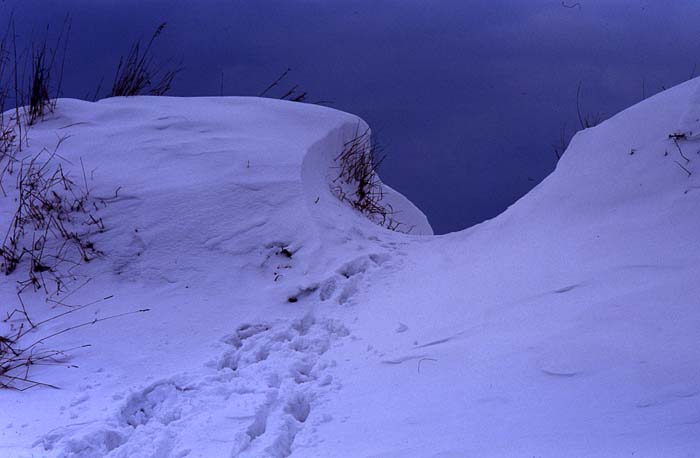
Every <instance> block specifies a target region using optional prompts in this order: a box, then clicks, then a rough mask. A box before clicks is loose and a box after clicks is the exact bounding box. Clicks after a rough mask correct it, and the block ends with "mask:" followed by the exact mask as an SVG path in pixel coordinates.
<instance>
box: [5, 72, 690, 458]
mask: <svg viewBox="0 0 700 458" xmlns="http://www.w3.org/2000/svg"><path fill="white" fill-rule="evenodd" d="M698 100H700V80H692V81H690V82H687V83H685V84H683V85H681V86H678V87H676V88H673V89H671V90H669V91H666V92H664V93H662V94H659V95H657V96H654V97H652V98H650V99H648V100H646V101H644V102H642V103H640V104H638V105H636V106H634V107H632V108H630V109H628V110H626V111H624V112H622V113H620V114H619V115H617V116H615V117H613V118H612V119H610V120H608V121H607V122H605V123H603V124H601V125H600V126H598V127H595V128H593V129H587V130H585V131H583V132H581V133H579V134H578V135H577V136H576V137H575V138H574V140H573V141H572V143H571V145H570V147H569V149H568V150H567V152H566V154H565V155H564V157H563V158H562V160H561V161H560V163H559V164H558V167H557V169H556V171H555V172H554V173H553V174H552V175H551V176H549V177H548V178H547V179H546V180H545V181H544V182H543V183H541V184H540V185H539V186H538V187H537V188H535V189H534V190H533V191H532V192H531V193H529V194H528V195H527V196H525V197H524V198H522V199H521V200H520V201H518V202H517V203H516V204H514V205H513V206H512V207H511V208H509V209H508V210H507V211H506V212H504V213H503V214H502V215H500V216H499V217H497V218H495V219H493V220H490V221H487V222H485V223H482V224H481V225H478V226H475V227H472V228H469V229H467V230H464V231H461V232H458V233H453V234H449V235H446V236H439V237H435V236H430V234H431V232H432V231H431V230H430V226H429V224H428V223H427V220H426V219H425V217H424V216H423V215H422V214H421V213H420V212H419V211H418V210H417V209H416V208H415V207H414V206H412V205H411V204H410V202H408V201H406V200H405V199H404V198H403V197H402V196H400V194H398V193H395V192H393V193H392V192H391V191H387V194H390V195H391V196H392V197H391V198H392V199H393V200H392V206H394V207H395V208H398V209H400V215H401V217H402V218H403V219H404V220H405V221H406V222H407V223H410V224H411V225H415V227H416V230H415V232H412V234H411V235H406V234H401V233H395V232H391V231H388V230H386V229H384V228H381V227H379V226H377V225H375V224H373V223H371V222H369V221H368V220H366V219H365V218H363V217H362V216H361V215H359V214H357V213H355V212H354V211H353V210H352V209H350V208H349V207H348V206H346V205H345V204H343V203H341V202H339V201H338V200H337V199H336V198H335V197H334V196H333V195H332V193H331V192H330V189H329V180H332V178H333V176H334V174H335V173H337V171H336V169H335V168H334V167H335V165H334V163H333V159H334V158H335V157H337V155H338V154H339V152H340V151H341V150H342V148H343V144H344V143H345V142H347V141H348V140H349V139H350V138H352V136H353V134H354V133H355V132H357V131H358V125H360V126H362V127H363V128H364V124H362V121H360V120H358V118H356V117H354V116H352V115H348V114H344V113H340V112H337V111H334V110H330V109H327V108H322V107H316V106H308V105H303V104H297V103H287V102H280V101H272V100H261V99H252V98H202V99H176V98H133V99H108V100H104V101H100V102H98V103H87V102H79V101H74V100H61V101H59V105H58V107H59V108H58V111H57V113H56V114H55V115H54V116H52V117H51V118H50V119H47V120H45V121H44V122H42V123H40V124H39V125H37V126H35V127H34V128H33V129H32V130H31V131H30V134H29V138H30V143H31V147H32V148H35V149H36V148H39V149H40V148H42V147H46V148H53V146H54V145H55V144H56V142H57V135H70V137H69V138H68V139H67V140H65V141H64V142H63V143H62V145H61V147H60V151H61V152H62V156H63V157H64V158H65V160H66V161H70V162H66V164H67V165H66V167H68V166H69V165H70V164H73V168H74V172H75V173H76V174H78V173H80V172H79V170H80V169H79V166H78V165H76V164H79V163H80V158H82V159H83V161H84V163H85V164H86V167H87V168H89V169H93V168H94V170H92V173H91V174H90V176H91V185H92V186H93V193H94V194H95V195H102V196H110V195H114V190H115V189H116V188H117V187H119V186H121V189H120V191H119V193H118V196H119V198H118V199H115V200H116V201H115V202H113V203H111V204H110V205H108V206H107V207H106V208H104V209H102V210H100V212H101V215H102V216H103V218H104V220H105V224H106V225H107V227H108V231H107V232H106V233H105V234H102V235H101V236H100V238H98V239H97V240H96V243H97V246H98V247H99V248H100V249H101V250H103V251H104V252H105V256H104V257H103V258H101V259H99V260H97V261H94V262H92V263H90V264H88V265H84V266H82V267H81V268H80V269H79V275H80V276H81V279H88V278H89V279H91V280H90V281H89V283H87V284H86V285H85V286H84V287H82V288H80V289H78V290H77V291H76V292H75V293H74V294H73V295H72V296H71V297H70V300H71V301H72V302H73V303H76V304H79V303H88V302H91V301H93V300H96V299H99V298H102V297H105V296H108V295H114V297H113V298H111V299H109V300H105V301H101V302H98V303H97V304H96V305H95V306H93V307H88V308H86V309H84V310H83V311H82V312H81V313H83V314H84V315H85V317H86V318H88V319H89V318H91V317H93V316H106V315H111V314H115V313H121V312H126V311H130V310H135V309H139V308H143V307H149V308H150V309H151V311H150V312H148V313H147V314H136V315H130V316H126V317H123V318H120V319H116V320H112V321H110V322H105V323H98V324H96V325H94V326H89V327H85V328H81V329H79V330H76V331H75V332H72V333H69V334H65V335H62V336H60V337H58V338H56V340H55V341H52V345H57V346H59V347H69V346H75V345H79V344H83V343H90V344H92V347H91V348H89V349H86V350H83V351H80V352H78V353H75V354H74V355H73V357H72V359H71V361H70V363H71V364H75V365H77V366H78V367H77V368H75V367H66V368H64V367H38V368H36V370H35V371H34V376H35V377H36V378H39V379H42V380H46V381H50V382H51V383H53V384H56V385H58V386H60V387H61V389H60V390H51V389H44V388H35V389H33V390H30V391H28V392H25V393H17V392H11V391H3V392H0V456H2V457H8V458H19V457H50V458H56V457H62V458H67V457H74V458H77V457H80V458H88V457H90V458H91V457H110V458H115V457H122V458H123V457H136V458H147V457H148V458H165V457H207V458H213V457H276V458H277V457H286V456H292V457H339V458H340V457H368V458H369V457H376V458H378V457H382V458H388V457H402V458H403V457H408V458H412V457H434V458H437V457H440V458H447V457H454V458H457V457H532V456H537V457H578V458H580V457H627V456H634V457H664V458H665V457H697V456H700V350H699V348H700V345H699V344H700V282H698V280H697V279H698V277H699V276H700V265H699V263H698V260H699V259H700V256H699V255H700V244H698V242H697V237H698V236H700V218H699V217H698V215H697V214H696V211H697V209H698V208H700V205H699V204H700V182H699V181H698V176H699V175H700V169H699V168H698V167H697V162H698V161H700V157H698V151H700V143H698V142H697V141H696V140H694V135H695V134H694V133H693V129H694V127H695V126H696V125H697V124H698V123H700V121H698V119H700V105H698V103H697V101H698ZM358 123H360V124H358ZM57 133H58V134H57ZM672 133H677V134H680V133H685V134H686V135H685V137H686V138H684V139H681V140H679V141H678V147H679V148H681V150H680V151H678V149H677V147H676V144H675V143H674V142H673V141H672V140H671V139H669V137H668V135H669V134H672ZM683 156H685V157H687V158H688V159H689V161H686V159H684V157H683ZM681 166H682V167H681ZM684 169H685V170H684ZM686 170H687V171H688V172H690V175H688V172H686ZM0 208H2V211H3V213H2V215H4V216H3V217H4V218H6V217H7V214H8V212H9V211H10V210H9V209H10V208H11V203H10V202H8V201H7V200H6V201H5V202H3V204H2V207H0ZM418 234H426V235H428V236H421V235H418ZM290 255H291V256H290ZM3 281H4V282H5V283H4V285H3V288H2V290H1V292H0V294H3V296H2V297H0V299H2V300H3V301H4V302H7V301H10V300H11V299H12V297H13V291H12V290H13V286H12V285H13V279H12V277H8V278H4V279H3ZM83 282H84V281H83ZM76 284H77V285H80V284H82V283H81V282H80V280H76ZM290 298H292V300H293V301H294V302H290V301H289V299H290ZM33 299H34V300H33V304H32V305H33V307H35V308H34V309H33V310H37V313H45V314H49V313H51V310H49V309H48V306H47V305H45V304H42V299H41V296H40V295H36V297H34V298H33ZM70 319H71V321H73V320H76V319H77V318H76V317H75V316H72V317H71V318H70ZM64 325H65V323H61V322H52V324H51V327H52V329H50V330H47V331H46V332H49V331H51V330H58V329H61V326H64ZM3 422H4V425H3V424H2V423H3Z"/></svg>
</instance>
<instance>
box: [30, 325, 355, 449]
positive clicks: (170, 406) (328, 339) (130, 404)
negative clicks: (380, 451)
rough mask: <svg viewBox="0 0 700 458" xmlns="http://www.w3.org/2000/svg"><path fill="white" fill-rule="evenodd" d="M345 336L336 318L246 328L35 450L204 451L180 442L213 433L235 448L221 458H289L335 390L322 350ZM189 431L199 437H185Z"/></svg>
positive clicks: (54, 435) (51, 436)
mask: <svg viewBox="0 0 700 458" xmlns="http://www.w3.org/2000/svg"><path fill="white" fill-rule="evenodd" d="M347 335H348V331H347V330H346V329H345V327H343V326H342V325H341V324H340V323H338V322H337V321H334V320H327V319H326V320H317V319H316V318H315V317H314V316H312V315H307V316H306V317H304V318H303V319H300V320H297V321H294V322H293V323H292V324H291V325H290V324H289V323H276V324H249V325H243V326H241V327H239V328H238V329H237V330H236V332H234V333H233V334H231V335H230V336H227V337H226V338H225V339H224V343H225V346H226V347H227V349H226V351H225V352H224V353H223V355H222V356H221V357H220V358H219V359H218V360H216V361H212V362H211V363H209V364H208V366H209V367H208V368H207V371H206V374H197V375H187V374H185V375H181V376H177V377H173V378H169V379H165V380H161V381H158V382H156V383H154V384H152V385H151V386H149V387H147V388H145V389H143V390H141V391H138V392H136V393H133V394H131V395H130V396H128V398H127V399H126V400H125V401H124V402H123V405H122V406H121V408H120V409H119V411H118V413H117V414H116V415H115V416H114V417H113V418H111V419H110V420H108V421H105V422H101V423H100V424H97V425H87V426H86V425H77V426H74V427H67V428H62V429H60V430H58V431H54V432H53V433H50V434H48V435H47V436H46V437H44V438H43V439H42V440H41V441H39V442H38V443H37V444H36V446H37V447H41V448H43V449H44V451H45V452H51V453H52V456H58V457H60V458H97V457H109V458H126V457H149V458H170V457H173V458H185V457H188V456H192V457H194V456H201V455H199V454H198V453H197V452H196V451H193V450H188V449H182V448H180V443H181V442H183V443H186V442H190V443H191V442H195V443H196V442H200V441H202V440H207V437H208V436H210V435H211V434H218V436H217V440H221V441H223V442H227V443H228V444H232V446H231V445H228V447H229V448H230V451H229V452H228V454H227V455H224V456H230V457H232V458H239V457H240V458H246V457H256V458H262V457H269V458H283V457H286V456H289V455H290V454H291V448H292V444H293V443H294V439H295V437H296V435H297V433H298V432H299V431H301V430H302V428H304V427H305V425H306V424H307V423H309V421H310V420H311V417H312V416H313V413H314V412H313V408H314V405H315V403H316V402H317V400H318V399H319V397H322V396H323V395H324V394H326V393H327V392H328V391H330V390H334V389H337V386H336V384H335V383H334V381H333V378H332V376H331V374H329V373H328V372H329V370H328V369H329V368H330V367H332V366H333V363H332V362H331V361H327V360H324V359H323V358H322V355H323V354H324V353H325V352H326V351H327V350H328V349H329V348H330V346H331V345H332V344H333V342H334V341H335V340H337V339H338V338H341V337H344V336H347ZM313 421H314V423H315V424H318V423H321V422H323V421H327V418H323V416H322V415H320V414H319V415H317V418H314V420H313ZM227 428H228V429H227ZM222 434H224V436H223V437H221V435H222ZM188 435H189V436H191V437H193V438H195V439H198V440H195V441H187V440H183V439H186V438H187V437H188ZM54 454H55V455H54ZM40 456H44V455H43V454H41V455H40Z"/></svg>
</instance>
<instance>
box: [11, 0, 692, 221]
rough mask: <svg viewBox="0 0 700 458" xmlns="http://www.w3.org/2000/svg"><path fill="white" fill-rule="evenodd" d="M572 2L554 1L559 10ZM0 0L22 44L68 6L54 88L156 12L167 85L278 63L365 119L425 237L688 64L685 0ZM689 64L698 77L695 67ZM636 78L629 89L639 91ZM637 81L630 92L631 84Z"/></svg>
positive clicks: (484, 208)
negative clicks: (581, 121) (585, 123)
mask: <svg viewBox="0 0 700 458" xmlns="http://www.w3.org/2000/svg"><path fill="white" fill-rule="evenodd" d="M575 3H576V2H574V1H571V2H567V4H568V5H574V4H575ZM579 3H580V7H579V6H575V7H573V8H567V7H565V6H563V5H562V3H561V1H558V0H527V1H516V0H510V1H506V0H478V1H469V0H443V1H439V0H433V1H429V0H357V1H345V0H228V1H214V0H198V1H192V0H174V1H164V0H62V1H55V0H0V19H2V22H0V24H3V26H4V24H6V23H7V20H6V18H7V17H8V16H9V14H10V12H11V11H13V10H14V15H15V21H16V24H17V33H18V34H19V35H20V38H21V42H23V41H22V40H26V39H28V38H29V37H31V36H32V35H34V36H39V37H40V36H41V34H42V33H43V32H42V31H43V29H44V26H45V25H46V24H52V25H53V26H54V30H55V29H58V28H59V27H60V23H61V22H62V20H63V17H64V16H65V14H66V13H70V14H71V17H72V25H73V29H72V34H71V41H70V46H69V50H68V56H67V71H66V74H65V77H64V78H65V83H64V91H63V92H64V95H65V96H70V97H79V98H83V97H85V96H86V95H88V94H92V93H93V92H94V91H95V88H96V87H97V85H98V82H99V80H100V78H101V77H104V78H105V82H104V85H103V91H102V92H103V93H105V92H106V91H107V89H108V88H109V86H110V84H111V81H112V78H113V75H114V70H115V67H116V63H117V62H118V60H119V56H120V55H122V54H125V53H126V52H127V51H128V49H129V45H130V43H131V42H132V41H133V40H135V39H137V38H147V37H148V36H150V34H151V32H152V31H153V30H154V29H155V27H156V26H157V25H158V24H159V23H161V22H167V23H168V26H167V28H166V30H165V32H164V34H163V35H162V37H161V39H160V40H159V41H158V42H157V45H156V48H155V51H156V55H157V56H158V58H159V59H161V60H162V61H166V60H167V59H173V61H174V62H182V64H183V66H184V70H183V71H182V72H181V73H180V74H179V75H178V77H177V78H176V80H175V82H174V85H173V89H172V91H171V93H170V94H171V95H187V96H189V95H218V94H219V93H220V87H221V75H222V72H223V76H224V79H223V83H224V84H223V87H224V94H225V95H256V94H258V93H259V92H260V91H262V90H263V89H264V88H265V87H266V86H267V85H268V84H269V83H270V82H271V81H273V80H274V79H275V78H276V77H277V76H278V75H279V74H280V73H281V72H283V71H284V70H285V69H286V68H288V67H289V68H291V69H292V72H291V74H290V75H289V77H288V78H287V80H286V81H285V83H284V85H283V86H284V87H285V88H286V87H291V86H292V85H294V84H299V85H300V87H301V88H303V89H304V90H306V91H308V92H309V94H310V99H312V100H328V101H332V102H333V103H332V105H331V106H333V107H335V108H338V109H341V110H344V111H349V112H352V113H356V114H358V115H360V116H362V117H363V118H364V119H366V120H367V121H368V122H369V123H370V125H371V126H372V127H373V129H374V131H375V133H377V134H378V136H379V139H380V141H381V142H382V144H383V145H384V147H385V150H386V152H387V153H388V157H387V159H386V161H385V162H384V164H383V165H382V169H381V175H382V179H383V180H384V181H385V182H387V183H388V184H390V185H391V186H393V187H395V188H397V189H398V190H400V191H401V192H402V193H404V194H405V195H406V196H407V197H409V198H410V199H411V200H412V201H413V202H415V203H416V204H417V205H418V206H419V207H420V208H421V209H422V210H423V211H424V212H425V213H426V214H427V215H428V217H429V219H430V221H431V223H432V224H433V227H434V228H435V230H436V232H438V233H445V232H450V231H455V230H459V229H463V228H465V227H468V226H470V225H473V224H475V223H478V222H480V221H483V220H485V219H488V218H491V217H493V216H495V215H497V214H498V213H500V212H501V211H503V210H504V209H505V208H506V207H507V206H508V205H510V204H511V203H513V202H514V201H515V200H517V199H518V198H519V197H520V196H522V195H523V194H525V193H526V192H527V191H528V190H529V189H531V188H532V187H533V186H535V185H536V184H537V183H538V182H539V181H541V180H542V179H543V178H544V177H545V176H546V175H547V174H549V173H550V172H551V171H552V170H553V168H554V166H555V164H556V157H555V155H554V153H553V150H552V146H551V145H552V144H554V143H557V142H558V141H559V137H560V131H561V129H562V128H564V127H565V128H566V131H567V134H568V136H570V135H572V134H573V133H574V132H575V130H577V129H578V120H577V116H576V89H577V87H578V85H579V82H580V83H581V85H582V86H581V87H582V91H581V103H582V107H583V109H584V111H586V112H593V113H601V114H603V115H605V116H610V115H612V114H614V113H616V112H617V111H619V110H621V109H624V108H625V107H627V106H629V105H631V104H633V103H635V102H637V101H639V100H641V99H642V96H643V93H644V94H645V95H646V96H649V95H651V94H653V93H655V92H658V91H659V90H661V88H662V86H666V87H669V86H672V85H674V84H677V83H679V82H681V81H683V80H686V79H688V78H689V77H690V76H691V74H693V72H694V66H695V64H696V63H698V61H699V60H700V59H699V58H698V53H697V51H698V49H699V48H698V45H699V44H700V29H698V27H697V24H700V8H698V5H697V3H696V1H694V0H693V1H691V0H675V1H671V0H668V1H663V0H640V1H633V0H629V1H622V0H596V1H592V0H580V1H579ZM697 73H699V74H700V69H698V71H697ZM643 88H644V89H643ZM643 90H644V92H643Z"/></svg>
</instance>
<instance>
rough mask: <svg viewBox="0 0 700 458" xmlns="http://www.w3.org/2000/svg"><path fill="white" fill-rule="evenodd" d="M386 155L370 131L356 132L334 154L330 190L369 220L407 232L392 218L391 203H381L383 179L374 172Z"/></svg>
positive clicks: (393, 216) (409, 230)
mask: <svg viewBox="0 0 700 458" xmlns="http://www.w3.org/2000/svg"><path fill="white" fill-rule="evenodd" d="M385 157H386V155H384V154H383V153H382V151H381V148H380V147H379V146H378V144H377V143H376V142H375V141H373V139H372V138H371V136H370V133H369V131H365V132H362V133H360V132H359V131H358V132H356V133H355V136H354V137H353V138H352V139H351V140H350V141H348V142H346V143H345V145H344V147H343V151H342V152H341V153H340V154H339V155H338V156H337V157H336V158H335V163H336V164H337V169H338V176H337V177H336V178H335V179H334V180H333V182H332V186H331V190H332V191H333V193H334V194H335V195H336V196H337V197H338V199H340V200H341V201H343V202H346V203H348V204H349V205H350V206H351V207H352V208H354V209H355V210H357V211H359V212H360V213H362V214H363V215H365V216H366V217H367V218H368V219H370V220H371V221H373V222H375V223H377V224H379V225H380V226H383V227H385V228H387V229H389V230H392V231H397V232H405V233H409V232H411V230H412V229H413V228H412V227H410V228H407V229H405V230H404V228H403V227H402V223H400V222H399V221H398V220H397V219H396V218H395V212H394V209H393V208H392V206H391V205H390V204H388V203H384V202H383V200H384V191H383V188H382V182H381V180H380V179H379V175H378V174H377V170H378V168H379V167H380V166H381V164H382V161H383V160H384V158H385Z"/></svg>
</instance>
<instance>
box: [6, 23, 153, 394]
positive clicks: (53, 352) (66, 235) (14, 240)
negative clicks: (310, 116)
mask: <svg viewBox="0 0 700 458" xmlns="http://www.w3.org/2000/svg"><path fill="white" fill-rule="evenodd" d="M10 24H11V27H10V28H8V33H7V34H6V35H5V36H4V37H0V191H1V194H0V198H2V199H3V200H4V201H5V203H6V204H7V205H6V208H7V210H8V211H7V212H5V213H3V214H2V215H0V218H2V219H0V224H2V226H1V227H2V229H0V230H1V231H2V233H1V234H0V237H2V240H1V242H2V243H1V245H0V273H2V274H4V275H5V276H7V277H9V278H11V279H12V281H8V282H6V284H7V285H8V286H9V285H11V284H13V283H14V285H15V288H16V295H15V298H16V301H15V300H12V301H8V302H3V303H0V388H6V389H16V390H22V391H23V390H26V389H29V388H32V387H37V386H45V387H54V388H55V386H53V385H51V384H49V383H45V382H41V381H38V380H35V379H34V378H33V377H32V374H31V369H32V368H34V367H37V366H42V365H55V364H61V365H66V364H67V361H68V360H67V358H68V356H69V354H70V353H71V352H73V351H75V350H77V349H80V348H85V347H87V346H88V345H80V346H77V347H73V348H66V349H55V348H50V347H47V345H46V344H47V342H48V341H50V340H52V339H53V338H55V337H57V336H59V335H61V334H64V333H67V332H70V331H73V330H75V329H78V328H81V327H84V326H88V325H92V324H95V323H98V322H101V321H105V320H109V319H112V318H116V317H118V316H122V315H123V314H120V315H114V316H107V317H101V318H95V319H92V320H88V321H84V322H80V321H79V320H78V318H77V315H76V319H75V321H77V324H65V325H64V326H65V327H63V328H59V329H60V330H58V331H48V330H47V326H46V324H47V323H54V322H55V321H56V320H58V319H59V318H61V319H63V318H64V317H66V315H72V314H75V313H77V312H79V311H80V310H82V309H83V308H85V307H87V306H89V305H92V304H94V303H96V302H93V303H90V304H85V305H69V304H67V303H65V301H64V300H65V297H67V296H69V295H70V293H69V291H68V289H69V286H70V285H71V284H74V282H75V281H76V280H77V277H76V275H74V273H73V271H74V269H75V268H76V267H77V266H79V265H81V264H84V263H86V262H90V261H91V260H93V259H95V258H96V257H98V256H100V255H101V254H102V253H101V252H100V251H99V250H98V249H97V248H96V245H95V241H94V237H95V236H96V235H97V234H99V233H102V232H104V230H105V225H104V222H103V220H102V218H101V217H100V216H99V211H100V210H101V209H102V208H103V207H105V206H106V204H107V202H106V201H105V199H98V198H93V196H92V195H91V192H90V187H89V182H88V177H87V174H86V172H85V168H84V166H83V163H82V160H81V161H80V164H79V166H80V170H81V171H82V174H81V175H82V176H78V177H74V176H71V174H70V173H68V171H67V168H72V169H75V168H76V166H78V164H73V163H70V162H69V161H68V160H66V159H65V158H64V157H63V155H62V154H60V152H59V150H60V149H61V145H62V144H63V143H64V141H65V140H66V139H67V137H65V136H64V137H60V138H59V140H58V142H57V144H56V146H55V148H53V150H51V151H49V150H47V149H42V150H41V151H38V152H37V151H36V149H35V150H34V151H32V149H31V148H30V147H29V143H30V142H29V134H28V133H29V132H30V131H31V129H33V128H34V127H32V126H35V125H36V124H37V123H38V122H40V121H41V120H43V119H44V117H45V115H47V114H48V113H51V112H53V111H54V109H55V108H56V100H57V98H58V95H59V94H60V87H61V75H62V73H63V59H64V58H65V51H66V46H65V45H66V43H67V36H68V32H69V30H70V25H69V21H66V22H65V23H64V28H63V29H62V31H61V33H60V35H59V37H58V39H57V41H56V43H55V45H54V46H53V47H50V46H49V45H48V39H46V38H45V39H44V40H42V41H41V42H40V43H39V44H38V45H32V46H31V50H30V51H26V52H24V53H19V52H18V50H17V43H16V38H15V37H16V34H15V33H14V23H13V22H10ZM9 30H11V31H12V33H13V35H12V36H10V35H9V33H10V32H9ZM61 47H62V51H58V50H59V49H61ZM59 56H61V57H60V58H59ZM23 68H28V69H29V72H28V73H26V72H24V71H22V69H23ZM7 108H10V109H9V110H7ZM68 166H70V167H68ZM107 200H109V199H107ZM13 206H14V211H11V209H12V207H13ZM5 297H6V298H7V296H5ZM60 297H62V298H64V299H63V300H59V299H58V298H60ZM105 299H107V298H105ZM5 300H7V299H5ZM102 300H104V299H102ZM38 302H44V303H46V304H52V305H51V306H50V309H51V310H54V313H53V314H52V315H50V314H49V315H50V316H49V317H48V318H46V316H47V310H44V311H43V312H42V313H41V314H38V316H41V318H40V319H37V318H35V317H34V316H33V313H32V306H33V305H41V304H39V303H38ZM13 303H15V305H13ZM43 308H44V309H45V307H43ZM61 309H63V310H61ZM141 311H144V310H141ZM138 312H140V311H137V312H130V313H138ZM62 323H66V321H63V320H62Z"/></svg>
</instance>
